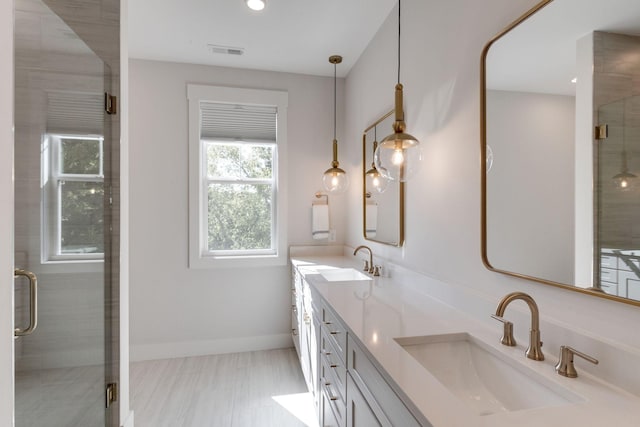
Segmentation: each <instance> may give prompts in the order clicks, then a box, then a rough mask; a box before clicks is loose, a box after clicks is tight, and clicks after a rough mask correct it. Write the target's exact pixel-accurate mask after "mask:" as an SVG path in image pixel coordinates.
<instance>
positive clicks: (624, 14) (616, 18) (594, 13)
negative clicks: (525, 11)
mask: <svg viewBox="0 0 640 427" xmlns="http://www.w3.org/2000/svg"><path fill="white" fill-rule="evenodd" d="M593 31H607V32H613V33H621V34H635V35H638V34H640V0H556V1H553V2H552V3H550V4H549V5H547V6H545V7H544V8H543V9H542V10H540V11H539V12H538V13H536V14H535V15H533V16H532V17H531V18H529V19H528V20H526V21H525V22H524V23H522V24H520V25H519V26H518V27H516V28H515V29H514V30H512V31H511V32H509V33H508V34H507V35H506V36H505V37H503V38H501V39H499V40H498V41H497V42H496V43H495V44H494V45H493V46H492V47H491V48H490V50H489V55H488V56H487V86H488V87H489V88H491V89H499V90H510V91H522V92H539V93H552V94H563V95H573V94H575V85H574V84H572V83H571V79H573V78H574V77H576V42H577V41H578V40H579V39H581V38H582V37H584V36H586V35H587V34H590V33H591V32H593Z"/></svg>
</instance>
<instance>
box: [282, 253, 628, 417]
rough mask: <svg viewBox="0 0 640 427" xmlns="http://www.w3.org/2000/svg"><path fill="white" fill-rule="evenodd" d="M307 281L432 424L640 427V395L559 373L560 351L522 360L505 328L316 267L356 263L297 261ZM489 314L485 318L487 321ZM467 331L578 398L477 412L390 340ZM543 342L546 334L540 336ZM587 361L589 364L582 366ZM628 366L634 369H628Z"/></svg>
mask: <svg viewBox="0 0 640 427" xmlns="http://www.w3.org/2000/svg"><path fill="white" fill-rule="evenodd" d="M292 263H293V264H294V265H296V266H297V267H298V268H299V270H300V272H301V274H302V275H303V276H304V277H305V279H306V281H307V282H308V283H309V284H310V285H311V286H313V287H314V288H315V289H316V290H317V291H318V292H319V293H320V295H321V296H322V297H323V298H324V299H325V300H326V301H327V302H328V303H329V304H330V305H331V306H332V307H333V309H334V310H335V312H336V313H337V314H338V315H339V316H340V317H341V318H342V320H343V321H344V323H345V325H346V326H347V328H348V329H349V333H350V334H351V336H354V337H355V338H357V340H358V341H359V342H360V343H361V344H362V346H363V347H364V348H365V349H366V350H367V351H368V352H369V353H370V354H371V355H372V356H373V358H374V359H375V360H374V362H376V364H377V365H378V367H379V368H381V373H382V374H383V375H384V376H385V377H386V378H387V380H388V381H389V382H390V383H391V384H392V386H393V387H394V388H396V389H399V390H400V393H399V394H401V395H404V396H401V397H403V398H408V399H409V400H410V401H411V403H412V404H413V406H415V407H416V408H417V409H418V410H419V411H420V412H421V413H422V414H423V415H424V417H425V418H426V419H427V420H428V421H429V422H430V423H431V424H432V425H433V426H435V427H454V426H460V427H472V426H486V427H500V426H504V427H507V426H508V427H512V426H519V427H523V426H536V427H539V426H541V425H542V426H545V427H549V426H558V427H560V426H562V427H566V426H616V427H621V426H630V427H631V426H634V427H635V426H638V425H640V421H638V420H640V398H639V397H637V396H635V395H632V394H630V393H628V392H626V391H624V390H622V389H619V388H617V387H614V386H612V385H610V384H607V383H605V382H603V381H602V380H600V379H598V378H596V377H594V376H592V375H589V374H588V373H585V372H583V371H581V370H580V365H581V364H582V362H583V361H582V360H581V359H579V358H576V369H577V371H578V373H579V377H578V378H574V379H571V378H565V377H562V376H560V375H558V374H556V372H555V369H554V366H555V363H556V362H557V360H558V349H555V348H554V349H548V348H545V347H543V351H544V353H545V359H546V360H544V361H542V362H539V361H533V360H530V359H527V358H526V357H525V354H524V352H525V350H526V346H525V345H523V343H520V342H519V343H518V345H517V346H516V347H506V346H503V345H501V344H500V342H499V339H500V336H501V333H502V325H501V324H500V323H498V322H496V325H495V328H489V327H487V325H485V324H482V323H479V322H477V321H475V320H474V319H473V318H471V317H470V316H467V315H466V314H465V313H463V312H461V311H459V310H456V309H454V308H451V307H449V306H446V305H444V304H442V303H440V302H439V301H437V300H435V299H433V298H430V297H429V296H427V295H425V294H422V293H419V292H417V291H416V290H414V289H411V288H409V287H407V286H403V285H401V284H399V283H395V282H394V280H393V279H389V278H382V277H379V278H374V279H373V280H371V281H352V282H328V281H327V280H325V279H324V278H323V277H322V276H321V275H320V274H317V270H318V269H320V268H322V266H325V267H354V268H360V267H361V266H360V264H359V263H356V262H355V260H354V259H352V258H348V257H342V256H327V257H294V258H293V259H292ZM490 314H492V313H487V316H489V315H490ZM459 332H467V333H469V334H471V335H473V336H474V337H476V338H477V339H479V340H481V341H483V342H485V343H487V344H488V345H490V346H492V347H493V348H494V349H496V350H497V351H499V352H500V353H502V354H503V355H505V356H507V357H509V358H512V359H513V361H514V362H515V363H516V365H517V366H520V367H522V368H523V369H525V370H527V369H528V370H531V371H534V372H535V373H536V374H538V375H539V376H540V377H542V378H543V379H544V381H547V382H551V383H552V384H555V385H557V386H559V387H561V388H564V389H565V390H568V391H569V392H571V393H573V394H575V395H577V396H579V397H580V398H581V400H583V401H581V402H580V403H567V404H562V405H560V406H548V407H543V408H536V409H527V410H520V411H511V412H501V413H495V414H491V415H479V414H477V413H475V412H474V411H472V410H471V409H470V408H468V407H467V406H466V405H465V404H463V403H461V401H460V400H458V398H457V397H456V396H455V395H454V394H453V393H451V392H450V391H449V390H448V389H447V388H446V387H445V386H444V385H442V384H441V383H440V382H439V381H438V380H437V379H436V378H435V377H434V376H433V375H431V374H430V373H429V372H428V371H427V370H426V369H425V368H424V367H422V366H421V365H420V364H419V362H418V361H416V360H415V359H414V358H413V357H412V356H411V355H410V354H409V353H407V352H406V351H405V350H404V349H403V348H402V347H401V346H400V345H399V344H398V343H397V342H396V341H395V340H394V338H399V337H413V336H425V335H440V334H449V333H459ZM543 340H544V336H543ZM584 363H586V362H584ZM629 369H638V367H637V366H630V367H629Z"/></svg>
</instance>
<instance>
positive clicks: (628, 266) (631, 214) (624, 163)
mask: <svg viewBox="0 0 640 427" xmlns="http://www.w3.org/2000/svg"><path fill="white" fill-rule="evenodd" d="M598 123H599V124H601V125H603V124H606V125H607V128H608V136H607V138H605V139H602V140H600V141H599V142H598V144H597V162H596V174H597V175H596V176H597V180H596V183H595V190H596V192H595V196H596V197H595V199H596V206H597V216H596V224H597V226H596V230H597V231H596V242H597V244H596V247H595V248H596V250H595V255H596V258H597V259H596V263H594V264H595V266H596V268H597V271H596V273H597V274H599V278H600V280H599V283H600V285H601V288H602V290H603V291H605V292H607V293H609V294H612V295H617V296H620V297H623V298H629V299H634V300H640V224H639V223H638V218H639V217H640V198H639V197H638V195H639V194H640V173H639V172H640V169H639V167H638V159H639V158H640V96H629V97H626V98H623V99H619V100H617V101H614V102H610V103H608V104H605V105H602V106H600V108H599V109H598Z"/></svg>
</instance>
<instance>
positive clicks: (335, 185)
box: [322, 55, 349, 194]
mask: <svg viewBox="0 0 640 427" xmlns="http://www.w3.org/2000/svg"><path fill="white" fill-rule="evenodd" d="M329 62H330V63H332V64H333V161H332V162H331V167H330V168H329V169H327V170H326V171H325V172H324V175H323V176H322V184H323V186H324V189H325V190H327V191H328V192H330V193H332V194H341V193H344V192H345V191H347V187H349V177H348V176H347V173H346V172H345V171H344V170H343V169H340V163H338V140H337V139H336V114H337V113H336V111H337V108H336V81H337V77H336V66H337V64H339V63H341V62H342V56H340V55H333V56H330V57H329Z"/></svg>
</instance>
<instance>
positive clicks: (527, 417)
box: [291, 248, 640, 427]
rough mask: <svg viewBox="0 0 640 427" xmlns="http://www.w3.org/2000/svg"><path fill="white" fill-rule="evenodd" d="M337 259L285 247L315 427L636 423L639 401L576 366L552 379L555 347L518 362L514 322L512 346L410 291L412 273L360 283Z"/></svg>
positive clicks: (355, 270)
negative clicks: (571, 374)
mask: <svg viewBox="0 0 640 427" xmlns="http://www.w3.org/2000/svg"><path fill="white" fill-rule="evenodd" d="M348 252H349V251H348V250H346V249H345V255H341V254H337V253H334V254H331V255H327V254H325V255H321V256H317V255H309V254H308V253H302V254H301V255H296V253H295V251H294V250H293V248H292V257H291V264H292V285H291V286H292V294H293V295H294V300H293V301H292V302H294V301H296V297H297V296H302V299H301V303H300V305H296V303H295V302H294V304H293V305H294V307H292V313H293V314H294V316H293V318H292V337H293V340H294V343H296V348H297V349H298V354H299V356H300V360H301V366H302V369H303V371H304V372H305V379H306V380H307V385H308V387H309V391H310V392H311V393H312V395H313V396H314V402H315V405H316V410H317V413H318V419H319V425H320V426H341V427H345V426H349V427H358V426H365V427H369V426H375V425H380V426H403V427H404V426H435V427H439V426H443V427H450V426H465V427H469V426H513V425H523V426H526V425H545V426H566V425H615V426H634V425H637V422H636V420H637V419H638V417H640V398H639V397H638V396H636V395H634V394H632V393H629V392H626V391H623V390H622V389H620V388H618V387H615V386H613V385H611V384H609V383H607V382H605V381H603V380H601V379H600V378H598V377H596V376H594V375H591V374H589V373H588V372H586V368H587V366H586V365H587V363H586V362H584V361H583V360H582V359H578V358H576V360H575V366H576V369H577V371H578V372H579V376H578V378H573V379H572V378H565V377H562V376H560V375H558V374H557V373H556V371H555V369H554V366H555V364H556V362H557V361H558V351H559V347H558V348H556V347H555V346H552V345H549V347H543V351H544V352H545V360H544V361H534V360H530V359H528V358H527V357H526V356H525V350H526V347H527V343H526V340H525V339H521V337H522V334H523V333H525V332H526V331H524V330H522V329H523V328H522V326H523V325H520V324H518V325H517V326H519V327H520V330H518V331H516V332H517V336H518V339H519V341H518V344H517V345H516V346H515V347H507V346H504V345H501V344H500V336H501V331H502V328H501V325H500V324H499V323H497V322H495V323H492V322H493V321H492V320H491V319H490V315H491V314H493V311H489V312H487V313H486V318H487V319H488V320H487V321H478V319H476V318H475V317H474V315H470V314H468V313H465V312H464V311H461V310H459V309H457V308H453V307H451V306H449V305H445V304H443V303H442V302H440V301H438V300H436V299H434V298H433V297H432V296H430V295H428V294H427V293H426V292H424V291H421V289H420V287H421V284H420V283H419V282H420V281H421V280H424V279H421V277H420V275H413V276H411V275H408V276H407V275H404V274H397V277H394V275H392V276H391V277H375V278H374V277H368V276H367V275H365V274H364V273H362V272H361V270H362V265H361V263H360V260H359V259H357V258H354V257H352V256H350V254H349V255H346V254H347V253H348ZM391 270H392V271H398V270H397V269H394V268H393V267H392V268H391ZM409 277H410V278H411V280H409V281H408V280H407V279H408V278H409ZM411 282H412V283H411ZM496 304H497V301H496ZM516 305H517V304H513V306H514V307H515V306H516ZM493 309H495V307H493ZM300 310H304V311H303V312H302V313H301V312H300ZM543 310H544V308H541V311H543ZM523 313H524V314H525V315H526V316H529V314H528V313H529V312H528V310H526V307H523V306H521V307H515V308H511V307H510V308H508V309H507V311H506V314H505V317H507V318H509V317H514V316H517V315H522V314H523ZM300 329H303V330H304V332H301V331H300ZM541 332H542V339H543V340H544V339H545V332H546V333H547V336H548V335H549V334H550V333H551V331H549V330H548V329H545V328H544V326H543V327H542V331H541ZM552 341H553V340H552Z"/></svg>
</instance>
